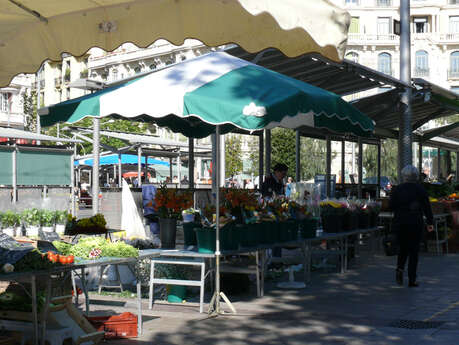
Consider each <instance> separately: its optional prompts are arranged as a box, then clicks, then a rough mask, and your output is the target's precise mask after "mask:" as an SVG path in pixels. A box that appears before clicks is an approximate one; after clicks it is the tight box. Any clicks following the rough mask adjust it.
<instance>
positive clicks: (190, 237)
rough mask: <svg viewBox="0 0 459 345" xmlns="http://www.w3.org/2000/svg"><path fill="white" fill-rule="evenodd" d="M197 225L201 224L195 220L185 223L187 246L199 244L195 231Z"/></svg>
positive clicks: (184, 234) (184, 231) (184, 230)
mask: <svg viewBox="0 0 459 345" xmlns="http://www.w3.org/2000/svg"><path fill="white" fill-rule="evenodd" d="M196 227H199V224H197V223H194V222H190V223H183V236H184V242H185V247H188V246H196V245H197V244H198V240H197V239H196V232H195V231H194V228H196Z"/></svg>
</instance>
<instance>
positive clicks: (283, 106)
mask: <svg viewBox="0 0 459 345" xmlns="http://www.w3.org/2000/svg"><path fill="white" fill-rule="evenodd" d="M126 99H128V100H129V102H127V101H125V100H126ZM39 114H40V115H41V117H40V121H41V123H42V125H43V126H50V125H52V124H55V123H57V122H67V123H75V122H77V121H79V120H81V119H83V118H85V117H86V116H89V117H106V116H114V117H121V118H130V119H133V120H138V121H153V122H156V123H157V124H158V125H159V126H167V127H169V128H170V129H171V130H172V131H174V132H180V133H182V134H184V135H186V136H188V137H196V138H202V137H206V136H208V135H209V134H211V133H213V132H214V131H215V126H216V125H220V126H221V127H220V129H221V133H227V132H230V131H232V130H234V129H235V128H240V129H243V130H247V131H250V132H255V131H259V130H262V129H265V128H274V127H278V126H280V127H285V128H299V127H300V126H308V127H314V128H327V129H329V130H332V131H335V132H337V133H352V134H354V135H358V136H363V137H365V136H370V135H371V133H372V132H373V129H374V126H373V122H372V121H371V120H370V119H369V118H368V117H367V116H365V115H364V114H362V113H361V112H360V111H358V110H356V109H355V108H353V107H352V106H350V105H349V104H348V103H347V102H346V101H344V100H343V99H342V98H341V97H339V96H338V95H336V94H333V93H331V92H328V91H325V90H323V89H320V88H317V87H314V86H312V85H310V84H307V83H304V82H301V81H298V80H296V79H292V78H289V77H287V76H285V75H283V74H279V73H276V72H273V71H271V70H268V69H266V68H263V67H260V66H258V65H255V64H253V63H250V62H247V61H245V60H242V59H238V58H236V57H234V56H231V55H229V54H227V53H224V52H214V53H209V54H206V55H202V56H200V57H197V58H194V59H190V60H186V61H184V62H181V63H179V64H176V65H173V66H170V67H169V68H165V69H163V70H160V71H158V72H155V73H151V74H149V75H146V76H144V77H140V78H138V79H135V80H131V81H129V82H126V83H125V84H121V85H118V86H113V87H110V88H107V89H103V90H101V91H98V92H95V93H93V94H90V95H86V96H82V97H79V98H75V99H71V100H68V101H65V102H62V103H59V104H56V105H53V106H50V107H46V108H42V109H40V110H39Z"/></svg>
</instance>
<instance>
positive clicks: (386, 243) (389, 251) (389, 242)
mask: <svg viewBox="0 0 459 345" xmlns="http://www.w3.org/2000/svg"><path fill="white" fill-rule="evenodd" d="M383 247H384V252H385V253H386V255H387V256H394V255H398V253H399V252H400V243H399V241H398V237H397V236H396V235H395V234H389V235H387V236H386V237H384V238H383Z"/></svg>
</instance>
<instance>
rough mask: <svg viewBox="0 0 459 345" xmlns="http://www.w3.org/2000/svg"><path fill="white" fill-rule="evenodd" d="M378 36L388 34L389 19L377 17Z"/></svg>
mask: <svg viewBox="0 0 459 345" xmlns="http://www.w3.org/2000/svg"><path fill="white" fill-rule="evenodd" d="M377 23H378V27H377V33H378V35H388V34H390V32H391V30H390V18H389V17H378V22H377Z"/></svg>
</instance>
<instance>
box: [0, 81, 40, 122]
mask: <svg viewBox="0 0 459 345" xmlns="http://www.w3.org/2000/svg"><path fill="white" fill-rule="evenodd" d="M34 80H35V76H34V75H30V74H29V75H27V74H21V75H18V76H16V77H15V78H14V79H13V80H12V82H11V83H10V85H8V87H4V88H0V126H7V127H14V128H18V129H23V128H24V126H25V125H26V121H27V118H26V115H25V114H24V103H23V100H24V95H27V96H29V95H30V91H31V88H32V84H33V82H34Z"/></svg>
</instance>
